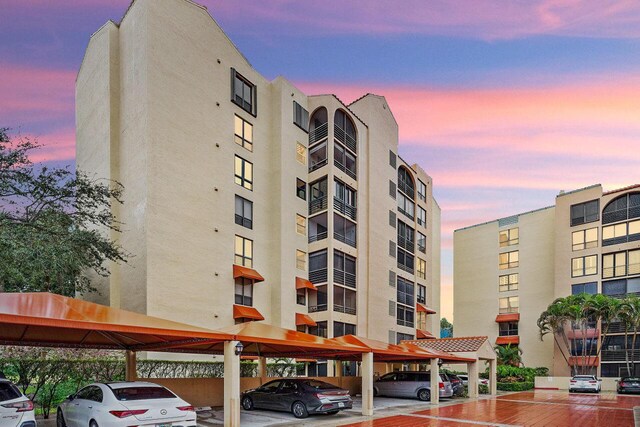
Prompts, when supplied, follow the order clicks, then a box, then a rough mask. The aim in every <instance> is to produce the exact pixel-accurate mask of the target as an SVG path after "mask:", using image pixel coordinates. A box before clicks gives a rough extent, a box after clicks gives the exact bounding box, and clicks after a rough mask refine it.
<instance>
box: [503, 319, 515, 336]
mask: <svg viewBox="0 0 640 427" xmlns="http://www.w3.org/2000/svg"><path fill="white" fill-rule="evenodd" d="M498 327H499V331H498V335H499V336H501V337H508V336H511V335H518V322H502V323H499V324H498Z"/></svg>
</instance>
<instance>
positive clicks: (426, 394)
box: [418, 388, 431, 402]
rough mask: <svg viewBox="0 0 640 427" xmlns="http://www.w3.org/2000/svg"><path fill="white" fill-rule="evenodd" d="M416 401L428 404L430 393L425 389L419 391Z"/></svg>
mask: <svg viewBox="0 0 640 427" xmlns="http://www.w3.org/2000/svg"><path fill="white" fill-rule="evenodd" d="M418 399H419V400H422V401H423V402H429V401H430V400H431V391H429V390H427V389H426V388H423V389H421V390H419V391H418Z"/></svg>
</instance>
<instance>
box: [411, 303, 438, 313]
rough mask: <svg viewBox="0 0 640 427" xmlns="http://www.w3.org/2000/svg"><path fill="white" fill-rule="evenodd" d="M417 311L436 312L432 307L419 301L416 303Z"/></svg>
mask: <svg viewBox="0 0 640 427" xmlns="http://www.w3.org/2000/svg"><path fill="white" fill-rule="evenodd" d="M416 311H418V312H423V313H427V314H436V312H435V311H434V310H431V309H430V308H428V307H427V306H425V305H424V304H420V303H419V302H417V303H416Z"/></svg>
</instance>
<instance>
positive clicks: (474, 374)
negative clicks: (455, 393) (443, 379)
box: [467, 362, 479, 399]
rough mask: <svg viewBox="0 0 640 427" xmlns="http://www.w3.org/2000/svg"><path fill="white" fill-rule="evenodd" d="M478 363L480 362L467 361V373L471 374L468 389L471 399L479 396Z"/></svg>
mask: <svg viewBox="0 0 640 427" xmlns="http://www.w3.org/2000/svg"><path fill="white" fill-rule="evenodd" d="M478 363H479V362H473V363H467V373H468V376H469V384H468V386H467V389H468V393H469V397H470V398H471V399H477V398H478Z"/></svg>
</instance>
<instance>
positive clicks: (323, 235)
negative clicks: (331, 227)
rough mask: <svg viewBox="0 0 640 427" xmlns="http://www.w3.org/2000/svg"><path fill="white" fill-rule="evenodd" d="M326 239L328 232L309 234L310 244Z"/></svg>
mask: <svg viewBox="0 0 640 427" xmlns="http://www.w3.org/2000/svg"><path fill="white" fill-rule="evenodd" d="M326 238H327V232H326V231H325V232H324V233H316V234H309V243H313V242H318V241H320V240H324V239H326Z"/></svg>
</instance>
